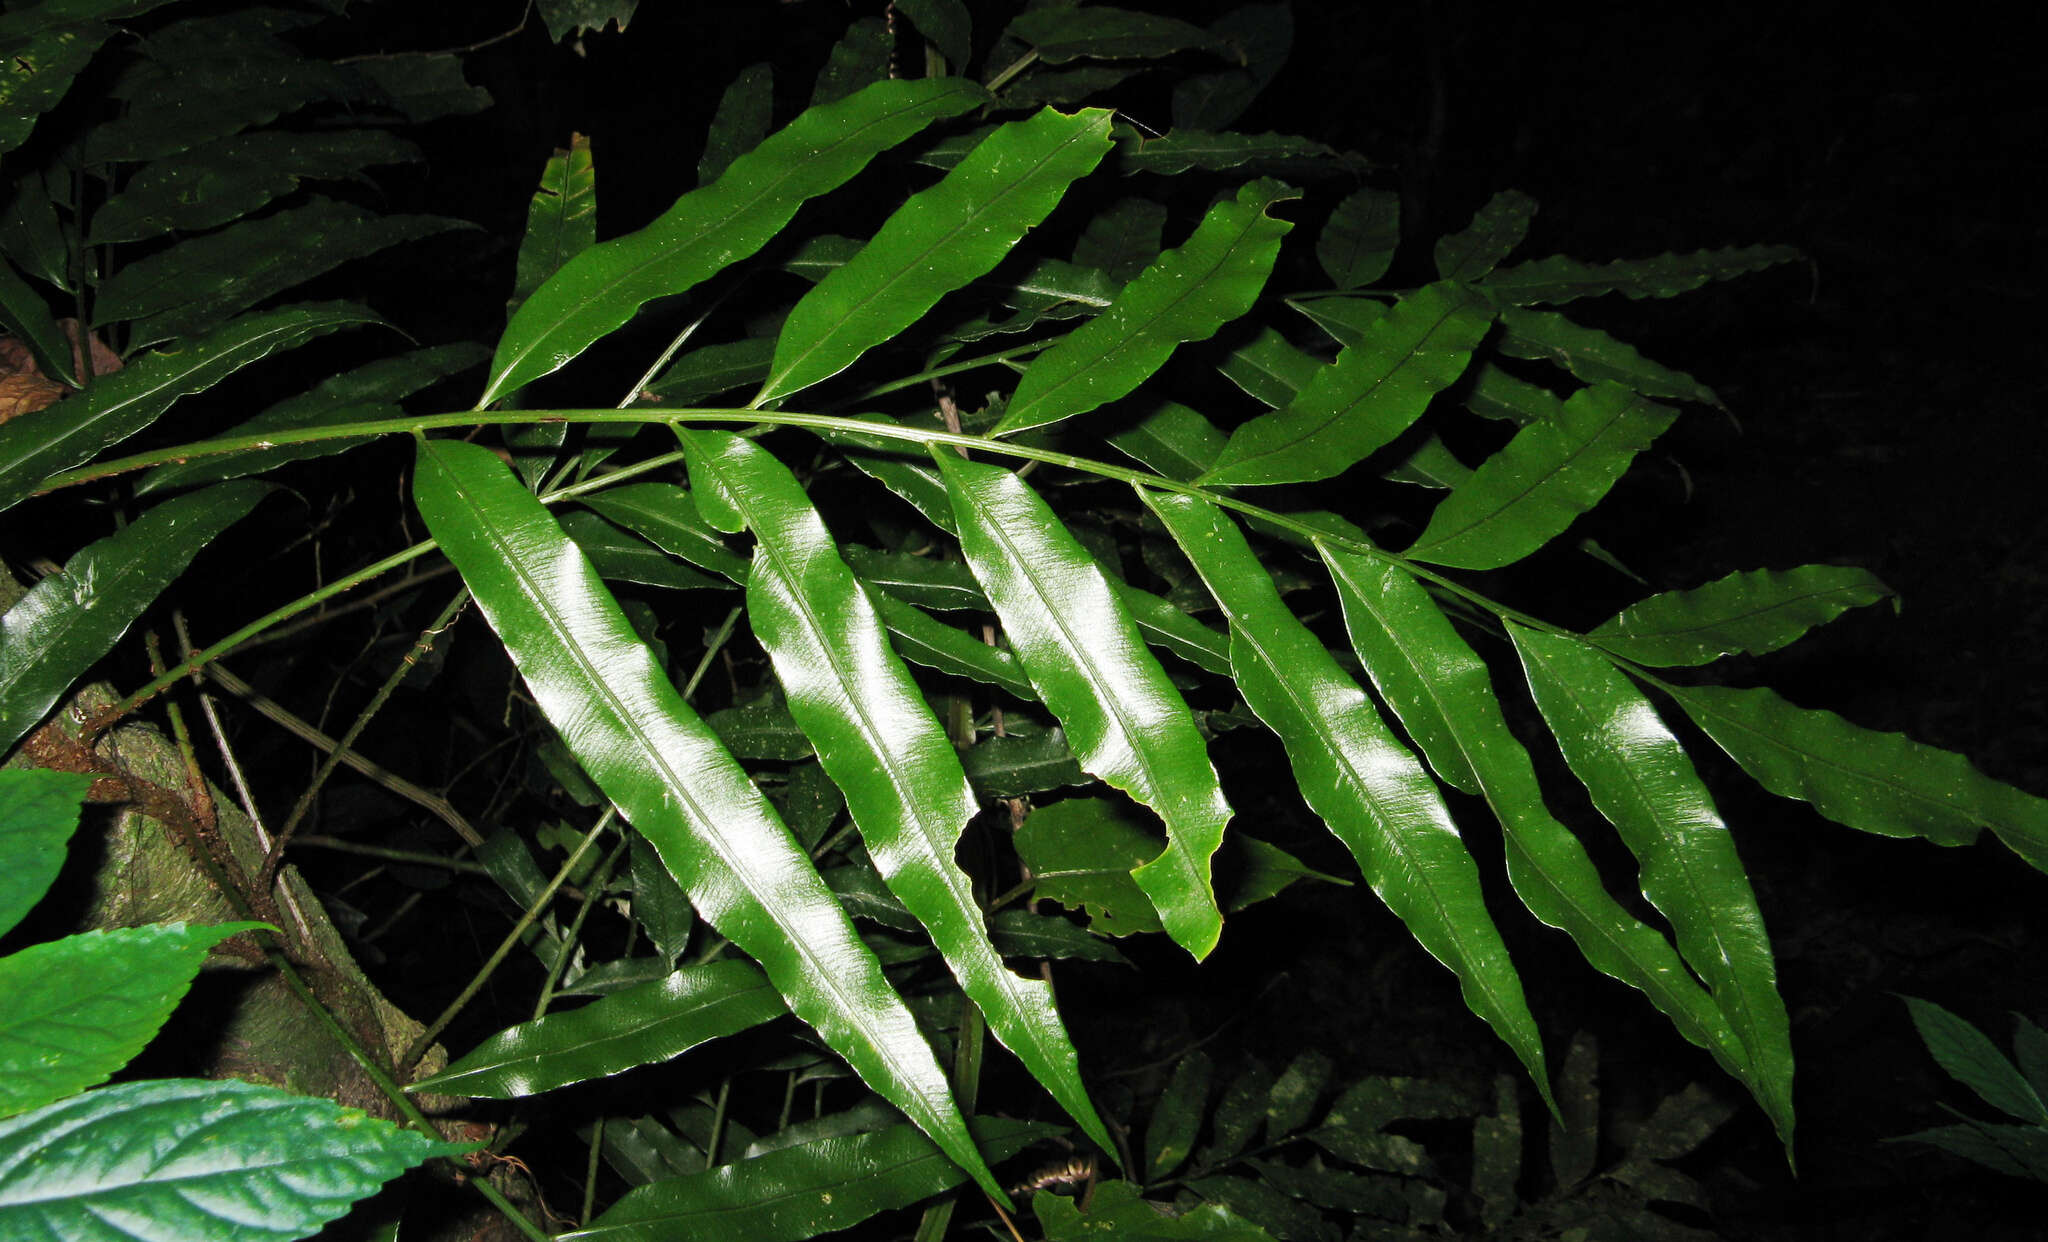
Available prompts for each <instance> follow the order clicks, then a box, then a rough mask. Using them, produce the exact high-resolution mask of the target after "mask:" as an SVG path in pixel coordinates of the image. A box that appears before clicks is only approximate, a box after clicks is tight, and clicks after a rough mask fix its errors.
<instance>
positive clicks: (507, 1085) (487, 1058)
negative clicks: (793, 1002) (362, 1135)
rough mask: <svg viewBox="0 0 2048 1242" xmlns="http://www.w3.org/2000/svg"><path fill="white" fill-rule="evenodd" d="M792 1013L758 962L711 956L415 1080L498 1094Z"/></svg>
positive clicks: (595, 1071) (586, 1074)
mask: <svg viewBox="0 0 2048 1242" xmlns="http://www.w3.org/2000/svg"><path fill="white" fill-rule="evenodd" d="M787 1012H789V1010H788V1007H787V1006H785V1005H784V1004H783V1003H782V997H781V996H780V995H778V994H777V993H776V991H775V988H774V986H773V985H772V984H770V983H769V982H768V978H767V976H766V975H763V974H762V973H761V971H760V968H759V967H757V966H755V965H754V964H753V963H752V962H742V961H731V962H708V963H706V964H704V965H702V966H691V967H689V968H687V969H685V970H679V971H676V972H675V973H674V974H672V975H669V976H668V977H666V978H663V979H657V980H654V981H653V982H651V983H642V984H638V985H636V986H634V987H629V988H625V989H623V990H621V991H617V992H613V993H610V994H609V995H605V996H600V997H598V998H597V999H596V1000H594V1001H592V1002H590V1003H589V1004H588V1005H585V1006H583V1007H582V1008H581V1009H572V1010H570V1011H568V1012H567V1013H551V1014H547V1015H545V1016H543V1017H540V1018H536V1019H534V1020H533V1021H531V1022H522V1023H520V1024H519V1025H518V1026H515V1027H511V1028H509V1029H507V1030H503V1031H499V1032H498V1033H497V1034H496V1035H493V1036H491V1037H490V1038H489V1039H486V1040H485V1041H484V1042H483V1043H481V1044H478V1045H477V1046H476V1047H475V1048H474V1049H472V1050H471V1051H469V1052H467V1053H465V1054H464V1055H463V1056H461V1057H459V1058H457V1059H456V1060H455V1062H454V1063H453V1064H451V1065H450V1066H448V1068H446V1069H444V1070H442V1071H441V1072H440V1073H438V1074H435V1075H433V1076H432V1077H430V1078H423V1079H421V1080H419V1081H418V1082H415V1083H413V1084H412V1085H411V1086H409V1087H407V1088H406V1090H408V1091H433V1092H437V1093H439V1094H441V1095H466V1096H477V1097H482V1098H485V1099H492V1100H509V1099H516V1098H518V1097H520V1096H527V1095H538V1094H540V1093H541V1092H543V1091H552V1090H554V1089H555V1088H556V1087H561V1086H566V1085H568V1084H569V1083H572V1082H583V1081H585V1080H587V1079H591V1078H603V1077H605V1076H607V1075H610V1074H616V1073H619V1072H620V1071H622V1070H627V1069H631V1068H632V1067H633V1066H636V1065H652V1064H654V1063H655V1062H657V1061H666V1060H668V1059H669V1058H671V1057H674V1056H679V1055H681V1054H682V1053H684V1052H687V1051H689V1050H690V1049H692V1048H694V1047H696V1046H697V1045H698V1044H701V1043H706V1042H708V1041H710V1040H714V1039H719V1038H722V1037H724V1036H727V1035H734V1034H738V1033H739V1032H740V1031H744V1030H746V1029H748V1028H749V1027H754V1026H759V1025H760V1024H761V1023H763V1022H768V1021H771V1020H773V1019H775V1018H777V1017H779V1016H781V1015H782V1014H785V1013H787Z"/></svg>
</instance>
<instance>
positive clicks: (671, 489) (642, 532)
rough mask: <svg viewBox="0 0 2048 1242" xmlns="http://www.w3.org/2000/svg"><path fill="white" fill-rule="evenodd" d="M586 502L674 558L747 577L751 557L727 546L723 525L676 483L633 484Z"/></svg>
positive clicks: (742, 578) (736, 579) (732, 576)
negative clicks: (713, 520) (707, 517)
mask: <svg viewBox="0 0 2048 1242" xmlns="http://www.w3.org/2000/svg"><path fill="white" fill-rule="evenodd" d="M583 504H584V506H585V507H586V508H589V509H593V510H595V511H596V512H597V513H599V514H601V515H602V516H604V517H605V518H607V519H609V520H610V521H613V522H617V523H618V524H619V525H621V526H623V527H625V528H626V529H627V530H630V531H632V532H633V533H634V534H636V535H639V536H640V537H641V538H643V539H646V540H647V541H648V542H650V543H652V544H654V545H655V546H656V547H658V548H660V549H661V550H662V551H664V552H667V553H668V554H669V555H671V556H675V557H680V558H681V559H683V560H685V561H688V562H689V563H690V564H692V565H695V566H697V567H698V568H700V569H708V570H710V571H711V572H713V573H715V574H723V575H725V576H726V577H728V578H730V579H732V580H733V581H734V582H744V581H746V577H747V560H746V558H745V557H743V556H741V555H740V554H739V553H737V552H735V551H733V550H732V549H731V548H730V547H728V546H727V545H726V542H725V536H724V535H723V534H722V533H720V531H719V530H718V528H717V527H715V526H713V525H712V524H711V523H709V522H707V521H705V520H704V516H703V514H701V513H699V512H697V502H696V501H695V500H693V499H691V497H690V493H688V492H686V491H684V490H683V489H682V488H680V487H677V486H676V485H675V484H673V483H628V484H626V485H625V486H624V487H614V488H612V489H611V490H609V491H604V492H599V493H597V494H596V495H594V496H586V497H584V498H583Z"/></svg>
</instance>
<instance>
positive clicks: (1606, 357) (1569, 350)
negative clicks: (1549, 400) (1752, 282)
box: [1500, 306, 1726, 409]
mask: <svg viewBox="0 0 2048 1242" xmlns="http://www.w3.org/2000/svg"><path fill="white" fill-rule="evenodd" d="M1500 326H1501V335H1500V351H1501V352H1502V353H1504V354H1506V355H1508V356H1509V357H1510V358H1533V359H1535V360H1537V361H1540V362H1550V363H1555V364H1556V365H1557V366H1559V367H1562V368H1563V369H1565V370H1566V371H1569V372H1570V373H1571V374H1573V375H1575V376H1577V377H1578V378H1580V379H1582V380H1584V381H1585V382H1586V383H1588V384H1598V383H1600V382H1602V381H1603V380H1604V381H1607V382H1610V383H1616V384H1623V385H1626V386H1627V387H1629V388H1633V389H1634V390H1636V391H1637V392H1639V393H1641V394H1643V395H1644V396H1646V397H1671V398H1675V399H1677V400H1680V401H1697V402H1699V403H1700V404H1701V405H1711V406H1714V407H1715V408H1717V409H1723V408H1726V407H1724V406H1722V404H1721V398H1719V397H1717V396H1715V395H1714V390H1713V389H1711V388H1709V387H1707V386H1706V385H1705V384H1702V383H1700V382H1699V381H1698V380H1696V379H1694V378H1693V377H1692V376H1690V375H1687V374H1686V373H1685V372H1683V371H1679V370H1674V369H1673V368H1671V367H1667V366H1665V365H1663V364H1662V363H1659V362H1652V361H1650V360H1649V359H1648V358H1645V357H1643V356H1642V354H1640V353H1638V352H1636V348H1635V347H1634V346H1633V345H1629V344H1627V343H1626V342H1623V341H1618V340H1616V339H1615V338H1614V337H1612V336H1609V335H1608V334H1607V333H1605V332H1602V331H1601V330H1600V329H1598V328H1588V327H1585V326H1583V325H1581V324H1576V323H1573V322H1572V321H1571V320H1569V319H1567V318H1565V317H1564V316H1563V315H1561V314H1559V313H1558V312H1556V311H1540V310H1528V309H1525V308H1523V307H1517V306H1510V307H1507V308H1505V309H1504V310H1502V311H1501V312H1500Z"/></svg>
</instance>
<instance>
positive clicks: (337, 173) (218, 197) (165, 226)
mask: <svg viewBox="0 0 2048 1242" xmlns="http://www.w3.org/2000/svg"><path fill="white" fill-rule="evenodd" d="M419 158H420V152H419V148H418V147H415V146H413V145H412V144H411V143H409V142H407V141H405V140H404V139H402V138H399V137H397V136H395V135H393V134H387V133H385V132H383V131H382V130H374V129H348V130H340V131H338V132H333V133H295V132H290V131H285V130H264V131H262V132H259V133H253V134H237V135H235V136H233V137H231V138H223V139H221V140H220V141H218V142H210V143H207V144H206V145H205V146H202V147H195V148H193V149H192V150H190V151H185V152H182V153H180V154H178V155H174V156H170V157H168V158H166V159H161V160H158V161H156V162H155V163H153V164H150V165H148V166H147V167H145V168H143V169H142V170H141V171H140V172H138V173H136V174H135V176H134V177H132V178H130V179H129V180H128V182H127V183H126V184H125V185H123V186H122V187H121V192H120V193H119V194H117V195H115V196H114V197H113V198H111V199H109V200H107V203H106V205H105V206H103V207H101V208H100V209H99V210H98V211H96V212H94V213H93V215H92V243H93V244H94V245H96V246H98V245H105V244H107V243H109V242H123V241H143V240H147V239H150V238H155V237H163V236H165V235H167V234H170V233H172V232H196V231H198V230H200V229H210V228H213V227H215V226H216V225H221V224H226V223H228V222H229V221H231V220H237V219H240V218H241V217H243V216H245V215H248V214H249V213H250V212H253V211H255V210H257V209H258V208H260V207H262V206H263V205H264V204H266V203H268V202H270V201H271V200H272V199H275V198H278V197H281V196H283V195H286V194H289V193H291V192H292V191H293V190H294V189H296V188H297V187H298V184H299V182H300V181H301V180H341V179H344V178H351V177H354V176H356V175H357V173H358V172H360V171H361V170H362V169H364V168H368V167H373V166H375V165H378V164H398V163H406V162H410V161H412V160H417V159H419Z"/></svg>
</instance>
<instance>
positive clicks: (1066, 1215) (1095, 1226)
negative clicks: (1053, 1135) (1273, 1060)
mask: <svg viewBox="0 0 2048 1242" xmlns="http://www.w3.org/2000/svg"><path fill="white" fill-rule="evenodd" d="M1233 1180H1237V1179H1232V1178H1204V1179H1201V1182H1198V1183H1195V1184H1194V1185H1195V1189H1196V1190H1197V1191H1198V1192H1206V1190H1207V1186H1205V1185H1203V1184H1202V1183H1204V1182H1216V1181H1233ZM1244 1184H1245V1185H1247V1186H1252V1187H1256V1188H1259V1189H1263V1187H1262V1186H1260V1184H1259V1183H1257V1182H1252V1181H1249V1180H1247V1181H1245V1183H1244ZM1282 1202H1286V1200H1284V1199H1283V1200H1282ZM1176 1210H1177V1209H1174V1208H1172V1207H1170V1206H1169V1205H1167V1204H1164V1203H1154V1202H1152V1201H1151V1200H1149V1199H1144V1198H1140V1197H1139V1195H1138V1188H1137V1187H1136V1186H1133V1185H1131V1184H1130V1183H1129V1182H1126V1181H1121V1180H1119V1181H1108V1182H1100V1183H1098V1184H1097V1185H1096V1187H1095V1191H1094V1194H1093V1195H1092V1196H1091V1197H1090V1199H1089V1202H1088V1211H1087V1213H1086V1214H1085V1215H1084V1214H1083V1213H1082V1212H1081V1209H1080V1206H1079V1205H1078V1204H1077V1203H1076V1202H1075V1201H1074V1200H1072V1199H1068V1198H1066V1197H1064V1196H1062V1195H1045V1194H1042V1195H1034V1196H1033V1197H1032V1200H1031V1211H1032V1213H1033V1214H1034V1215H1036V1216H1037V1217H1038V1224H1039V1227H1040V1228H1042V1229H1043V1230H1044V1231H1045V1237H1046V1242H1093V1240H1094V1239H1097V1238H1117V1239H1120V1240H1121V1242H1273V1235H1272V1234H1269V1233H1267V1232H1266V1231H1265V1230H1263V1229H1261V1228H1259V1227H1258V1226H1257V1225H1254V1224H1252V1223H1251V1222H1250V1221H1247V1220H1246V1219H1244V1218H1243V1217H1242V1216H1239V1215H1237V1214H1236V1213H1234V1212H1232V1211H1231V1210H1230V1208H1229V1207H1227V1206H1225V1205H1224V1204H1222V1203H1203V1204H1201V1205H1200V1206H1197V1207H1193V1208H1190V1209H1188V1210H1187V1211H1185V1212H1181V1213H1180V1214H1179V1215H1175V1214H1174V1212H1175V1211H1176ZM1309 1216H1310V1217H1311V1218H1314V1219H1315V1220H1316V1221H1317V1222H1318V1223H1319V1222H1320V1217H1316V1216H1315V1213H1313V1212H1310V1213H1309ZM1301 1236H1304V1237H1306V1236H1309V1235H1308V1234H1306V1233H1304V1234H1302V1235H1301Z"/></svg>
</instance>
